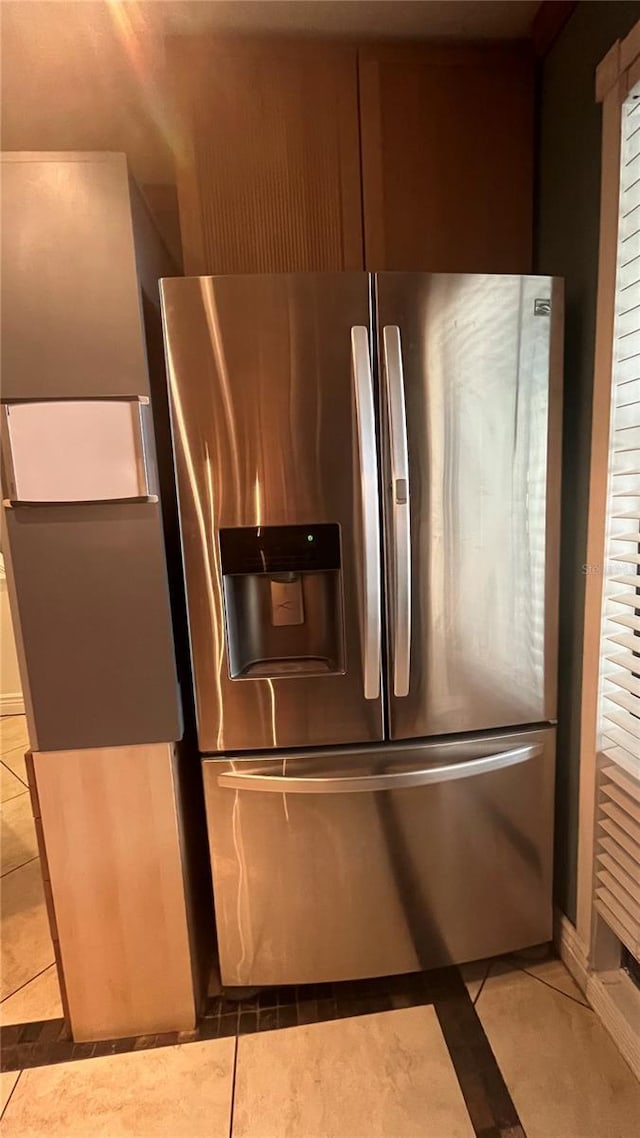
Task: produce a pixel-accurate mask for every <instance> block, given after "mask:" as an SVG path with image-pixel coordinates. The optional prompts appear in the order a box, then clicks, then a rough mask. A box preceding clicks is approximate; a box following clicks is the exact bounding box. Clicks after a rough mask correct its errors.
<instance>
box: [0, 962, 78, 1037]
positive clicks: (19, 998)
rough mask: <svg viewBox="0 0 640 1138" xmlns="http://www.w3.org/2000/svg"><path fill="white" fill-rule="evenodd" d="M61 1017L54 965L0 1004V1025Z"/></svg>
mask: <svg viewBox="0 0 640 1138" xmlns="http://www.w3.org/2000/svg"><path fill="white" fill-rule="evenodd" d="M62 1015H63V1011H62V1002H61V1000H60V984H59V983H58V972H57V969H56V966H55V964H52V965H51V966H50V967H49V968H47V969H46V970H45V971H44V972H42V973H41V975H40V976H36V978H35V980H31V981H30V982H29V983H28V984H25V986H24V988H21V989H20V991H19V992H16V993H15V995H13V996H8V997H7V999H6V1000H3V1001H2V1003H1V1004H0V1024H6V1023H31V1022H33V1021H34V1020H40V1019H59V1018H61V1016H62Z"/></svg>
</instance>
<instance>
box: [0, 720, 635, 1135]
mask: <svg viewBox="0 0 640 1138" xmlns="http://www.w3.org/2000/svg"><path fill="white" fill-rule="evenodd" d="M0 731H1V733H2V760H1V766H0V772H1V774H2V837H3V841H2V847H3V850H2V856H3V860H2V875H3V876H2V882H1V885H2V929H1V931H2V942H3V944H2V953H3V955H2V990H1V997H2V1002H1V1003H0V1018H1V1020H2V1022H3V1023H4V1024H11V1023H26V1022H33V1021H38V1020H44V1019H56V1018H57V1017H59V1016H60V1015H61V1009H60V998H59V991H58V986H57V979H56V973H55V967H54V966H53V949H52V946H51V941H50V938H49V932H48V925H47V920H46V912H45V909H44V900H43V896H42V886H41V882H40V876H39V862H38V857H37V850H36V848H35V845H34V834H33V829H32V826H31V827H30V826H29V824H28V818H29V817H30V815H28V814H27V813H26V812H25V811H24V807H28V792H27V787H26V771H25V768H24V761H23V751H24V749H25V748H26V745H27V743H26V732H25V729H24V722H23V721H22V720H21V718H20V717H12V718H11V719H6V720H1V721H0ZM25 796H27V800H26V801H25V802H24V803H22V802H21V799H25ZM445 971H446V972H447V974H448V975H449V976H451V975H453V976H454V980H453V996H454V998H453V999H452V1000H449V1001H447V984H449V986H450V987H451V981H450V980H449V981H448V980H447V977H446V975H445V976H444V979H438V978H437V977H436V979H434V980H433V981H429V984H430V985H431V988H432V989H433V991H432V993H431V994H430V995H427V996H425V997H424V999H422V998H421V999H418V1000H416V1001H414V1000H412V999H411V997H410V996H407V994H406V993H407V992H410V991H411V984H410V982H409V981H407V984H406V985H405V984H404V982H403V981H402V980H400V979H399V980H398V982H397V983H396V982H394V985H395V986H392V987H391V988H390V989H389V991H390V993H391V994H390V997H389V998H385V1000H384V1001H383V1003H382V1004H381V1005H380V1006H384V1007H386V1008H388V1009H390V1010H383V1011H376V1012H374V1013H373V1014H371V1013H370V1007H369V1008H368V1007H367V1006H366V1001H364V1000H361V1001H358V1000H357V999H356V1000H355V1001H354V1004H353V1007H354V1009H356V1008H357V1010H358V1011H361V1012H362V1013H364V1014H353V1015H350V1014H349V1010H348V1008H347V1017H346V1018H329V1019H327V1021H326V1022H312V1023H305V1022H303V1020H304V1018H305V1015H304V1007H306V1005H299V1007H298V1016H297V1020H296V1017H294V1018H293V1019H292V1018H287V1016H286V1015H284V1016H282V1015H281V1016H280V1017H279V1016H278V1013H277V1012H275V1013H274V1012H273V1010H271V1011H270V1012H269V1013H265V1012H262V1011H261V1012H260V1013H259V1014H256V1013H249V1017H251V1016H253V1021H252V1022H253V1025H254V1026H251V1027H250V1028H249V1032H248V1033H247V1034H243V1031H244V1027H243V1026H242V1025H243V1024H244V1016H245V1014H246V1013H244V1012H242V1011H240V1012H239V1013H238V1014H237V1015H236V1016H235V1017H234V1016H230V1015H229V1014H227V1015H226V1016H225V1017H224V1018H225V1019H231V1020H232V1022H233V1025H234V1026H233V1027H232V1028H231V1029H230V1033H229V1034H228V1035H227V1036H226V1037H225V1038H211V1039H207V1040H205V1041H197V1042H185V1043H183V1044H181V1045H179V1046H157V1047H152V1046H151V1043H152V1041H149V1040H144V1039H142V1040H138V1041H130V1042H129V1043H128V1044H127V1046H129V1047H133V1048H134V1049H133V1050H128V1051H126V1052H124V1053H115V1054H112V1055H102V1056H100V1057H96V1058H87V1059H78V1060H77V1061H68V1062H55V1063H50V1060H49V1057H48V1056H47V1058H46V1063H47V1064H49V1065H40V1066H38V1065H32V1066H30V1067H29V1069H27V1070H23V1071H21V1072H19V1071H14V1070H7V1071H5V1072H3V1073H2V1075H1V1076H0V1114H1V1116H2V1117H1V1123H0V1130H1V1132H2V1136H3V1138H230V1136H233V1138H474V1135H475V1136H476V1138H525V1136H527V1138H636V1136H637V1135H638V1133H640V1085H639V1084H638V1083H637V1082H636V1080H635V1079H634V1077H633V1075H632V1073H631V1071H630V1070H629V1068H628V1067H627V1065H626V1064H625V1062H624V1060H623V1059H622V1058H621V1056H620V1055H619V1053H618V1051H617V1050H616V1048H615V1046H614V1044H613V1043H612V1041H611V1040H610V1038H609V1036H608V1035H607V1033H606V1031H605V1030H604V1028H602V1027H601V1025H600V1023H599V1021H598V1020H597V1018H596V1016H595V1015H594V1013H593V1012H592V1011H591V1009H590V1008H589V1007H588V1006H587V1004H586V1002H585V1000H584V998H583V996H582V994H581V993H580V991H579V990H578V988H577V987H576V986H575V984H574V983H573V981H572V979H571V977H570V976H569V975H568V973H567V972H566V971H565V969H564V967H563V965H562V964H561V963H560V962H559V961H557V960H553V959H536V957H535V955H534V956H532V957H528V956H527V957H518V958H515V957H514V958H510V959H509V960H502V961H493V962H486V961H485V962H480V963H478V964H473V965H469V966H467V967H465V968H463V969H461V973H462V979H463V980H464V982H465V984H466V992H465V988H464V987H463V985H462V984H461V983H460V980H459V979H457V981H456V980H455V970H452V969H449V970H445ZM430 975H431V974H430ZM433 975H435V974H433ZM416 984H417V987H416V990H417V991H419V990H420V987H419V981H418V982H416ZM456 984H457V987H456ZM347 987H349V986H347ZM352 987H353V986H352ZM427 987H429V985H427ZM467 993H468V996H467ZM349 998H353V996H351V997H349ZM314 1002H315V1001H314ZM323 1003H325V1004H327V1005H328V1004H330V1003H331V1004H332V1006H333V1012H332V1013H331V1014H332V1015H335V1016H336V1017H338V1016H340V1015H343V1016H344V1015H345V1007H344V1006H338V1003H339V1001H338V1003H337V1002H336V1000H335V999H333V997H332V1000H325V1001H323ZM411 1004H413V1005H414V1006H405V1005H411ZM318 1006H319V1005H318ZM280 1010H281V1011H282V1009H280ZM286 1010H287V1009H285V1011H286ZM270 1017H271V1018H270ZM219 1022H221V1021H219ZM287 1022H293V1023H297V1025H296V1026H289V1027H282V1028H280V1029H276V1030H262V1028H263V1027H264V1026H267V1027H271V1026H272V1025H273V1024H278V1023H287ZM41 1026H42V1025H41ZM51 1026H52V1027H54V1026H55V1025H51ZM31 1030H32V1029H31V1028H29V1029H28V1032H27V1038H28V1037H29V1032H31ZM9 1031H14V1032H15V1031H17V1029H15V1028H7V1032H9ZM237 1031H239V1034H237V1033H236V1032H237ZM64 1046H65V1047H67V1048H70V1051H69V1052H68V1053H69V1054H70V1053H71V1050H73V1048H72V1047H71V1045H69V1044H64ZM145 1048H150V1049H145ZM78 1050H79V1051H80V1053H84V1052H83V1051H82V1048H79V1049H78ZM117 1050H118V1049H117V1047H114V1051H117ZM479 1052H482V1053H483V1056H484V1058H483V1062H484V1067H483V1065H482V1062H479V1061H478V1054H479ZM74 1054H75V1051H74ZM66 1057H67V1056H66V1055H65V1058H66ZM487 1057H488V1059H489V1062H487ZM495 1061H497V1065H496V1062H495ZM40 1062H41V1063H42V1059H40ZM482 1082H484V1084H485V1085H484V1086H480V1084H481V1083H482ZM487 1104H492V1110H488V1107H487Z"/></svg>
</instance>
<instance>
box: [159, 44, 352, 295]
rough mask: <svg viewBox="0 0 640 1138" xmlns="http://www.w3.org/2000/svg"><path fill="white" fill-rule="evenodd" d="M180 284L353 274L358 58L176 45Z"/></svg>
mask: <svg viewBox="0 0 640 1138" xmlns="http://www.w3.org/2000/svg"><path fill="white" fill-rule="evenodd" d="M168 52H169V60H170V67H171V71H172V75H173V81H174V89H175V93H176V97H177V104H178V108H179V117H180V124H181V144H180V153H179V158H178V170H177V175H178V199H179V206H180V226H181V232H182V243H183V253H184V265H185V272H186V273H187V274H199V273H265V272H284V271H290V272H296V271H297V272H300V271H305V270H341V269H361V268H362V267H363V258H362V215H361V187H360V154H359V141H358V79H357V53H356V49H355V47H352V46H346V45H340V44H338V45H327V44H315V43H308V42H304V41H303V42H293V41H282V42H278V41H275V42H274V41H269V40H265V41H261V42H253V41H242V40H237V41H229V40H210V39H207V38H201V37H181V38H178V39H174V40H171V41H169V43H168Z"/></svg>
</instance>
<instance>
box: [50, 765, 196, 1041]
mask: <svg viewBox="0 0 640 1138" xmlns="http://www.w3.org/2000/svg"><path fill="white" fill-rule="evenodd" d="M30 781H31V793H32V801H33V807H34V815H35V819H36V827H37V829H38V832H39V837H40V852H41V855H42V865H43V871H44V878H45V893H46V894H47V897H48V900H49V915H50V921H51V924H52V935H53V937H54V941H55V943H56V950H57V951H56V956H57V959H58V963H59V967H60V968H61V972H62V979H63V981H64V989H65V990H66V993H65V994H66V1000H65V1003H66V1013H67V1015H68V1017H69V1021H70V1027H71V1030H72V1033H73V1038H74V1040H76V1041H81V1040H95V1039H110V1038H117V1037H121V1036H128V1035H141V1034H147V1033H148V1034H153V1033H156V1032H163V1031H190V1030H191V1029H192V1028H193V1027H194V1024H195V1020H196V1003H197V999H198V994H199V990H200V988H201V986H202V978H201V977H199V976H197V975H196V974H195V973H194V968H195V964H196V961H197V959H198V955H199V946H198V945H197V944H196V943H195V928H194V926H193V925H192V924H190V920H189V916H190V903H191V890H192V882H191V880H189V877H188V859H187V851H186V848H185V847H186V842H185V838H184V834H183V833H182V831H181V822H180V819H181V816H182V814H183V808H182V799H181V793H180V788H179V779H178V756H177V753H176V748H175V747H174V746H173V745H171V744H168V743H154V744H151V745H148V746H136V747H109V748H99V749H91V750H79V751H57V752H53V751H50V752H35V753H34V754H33V765H32V774H31V779H30Z"/></svg>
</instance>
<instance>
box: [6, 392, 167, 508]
mask: <svg viewBox="0 0 640 1138" xmlns="http://www.w3.org/2000/svg"><path fill="white" fill-rule="evenodd" d="M142 411H143V407H142V405H141V403H140V401H139V400H137V399H128V400H98V399H93V400H89V399H87V400H75V399H74V400H62V401H59V402H54V401H46V402H35V403H13V404H10V405H7V406H5V422H6V434H5V443H6V445H8V448H9V457H10V462H9V463H7V466H8V467H9V479H10V482H11V485H10V487H9V493H10V497H11V498H12V500H14V501H15V502H16V503H19V502H99V501H113V500H115V499H122V498H140V497H144V496H146V495H148V494H149V488H148V484H147V474H146V467H145V453H144V440H143V432H142V420H141V413H142Z"/></svg>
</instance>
